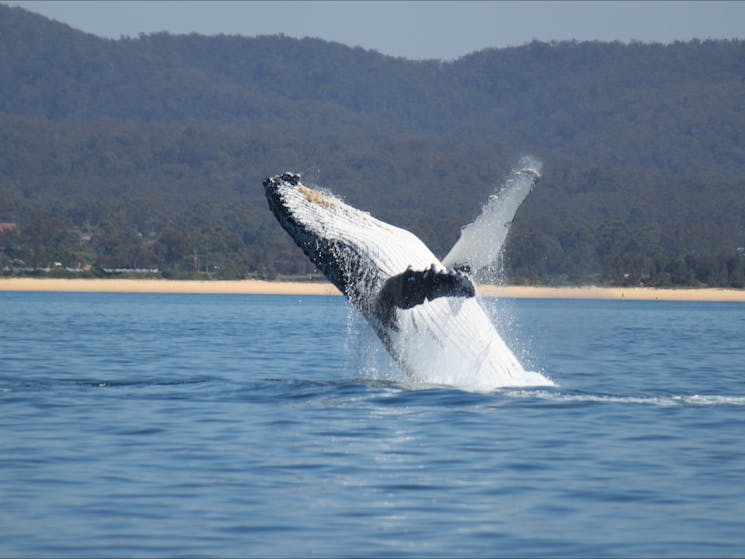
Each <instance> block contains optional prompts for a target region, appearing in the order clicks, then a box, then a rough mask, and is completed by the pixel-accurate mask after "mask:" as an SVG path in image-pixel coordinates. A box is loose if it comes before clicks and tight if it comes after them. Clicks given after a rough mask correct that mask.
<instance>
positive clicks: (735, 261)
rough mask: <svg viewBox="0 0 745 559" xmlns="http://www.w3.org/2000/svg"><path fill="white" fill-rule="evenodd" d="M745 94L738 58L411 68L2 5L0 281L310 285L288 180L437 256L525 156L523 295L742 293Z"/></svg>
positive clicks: (522, 54)
mask: <svg viewBox="0 0 745 559" xmlns="http://www.w3.org/2000/svg"><path fill="white" fill-rule="evenodd" d="M743 76H745V43H743V42H742V41H705V42H699V41H690V42H686V43H674V44H672V45H668V46H663V45H658V44H651V45H650V44H640V43H633V44H630V45H623V44H620V43H599V42H589V43H577V42H561V43H550V44H547V43H539V42H534V43H531V44H529V45H525V46H522V47H516V48H508V49H500V50H494V49H490V50H484V51H480V52H477V53H474V54H471V55H469V56H466V57H463V58H461V59H459V60H457V61H455V62H449V63H441V62H437V61H424V62H414V61H408V60H404V59H400V58H391V57H386V56H383V55H380V54H378V53H375V52H372V51H365V50H362V49H359V48H356V49H352V48H348V47H344V46H342V45H338V44H334V43H328V42H324V41H320V40H315V39H303V40H296V39H290V38H287V37H283V36H271V37H258V38H243V37H235V36H217V37H203V36H198V35H186V36H173V35H169V34H166V33H159V34H154V35H142V36H140V37H138V38H134V39H133V38H123V39H120V40H116V41H113V40H104V39H99V38H97V37H94V36H92V35H88V34H85V33H82V32H79V31H76V30H73V29H71V28H69V27H67V26H65V25H62V24H59V23H56V22H52V21H50V20H47V19H45V18H43V17H41V16H37V15H34V14H31V13H29V12H27V11H25V10H23V9H20V8H11V7H8V6H5V5H0V223H3V222H5V223H8V222H10V223H17V224H18V227H17V229H15V230H12V231H4V232H0V273H15V272H13V270H19V269H25V268H46V267H51V268H55V265H54V264H55V263H62V264H63V266H62V268H67V267H70V268H81V269H86V268H87V267H88V266H90V267H91V269H90V271H89V272H86V273H100V274H104V273H106V272H104V271H103V270H104V269H116V268H125V269H156V268H157V269H158V270H159V273H160V274H162V275H165V276H168V277H189V276H195V275H196V276H199V277H213V278H241V277H248V276H260V277H274V276H276V275H278V274H284V275H294V276H307V275H309V274H312V273H314V269H313V267H312V266H311V265H310V264H309V263H308V262H307V260H306V259H305V258H304V257H303V255H302V254H301V253H300V251H299V250H298V249H297V248H296V247H295V246H294V245H293V243H292V241H291V240H289V238H288V237H287V235H286V234H285V233H284V232H283V231H282V230H281V228H280V227H279V226H278V225H277V224H276V222H275V221H274V219H273V217H272V216H271V214H270V212H269V211H268V210H267V207H266V202H265V200H264V198H263V191H262V188H261V181H262V179H263V178H264V177H265V176H268V175H273V174H276V173H279V172H282V171H285V170H293V171H300V172H303V173H304V179H305V180H306V181H308V182H317V183H319V184H321V185H323V186H324V187H326V188H329V189H331V190H333V191H334V192H335V193H337V194H340V195H341V196H343V197H344V198H345V199H346V200H347V201H348V202H350V203H351V204H353V205H355V206H358V207H361V208H363V209H366V210H368V211H370V212H371V213H373V214H374V215H376V216H378V217H380V218H381V219H384V220H386V221H390V222H392V223H395V224H397V225H400V226H403V227H406V228H408V229H410V230H412V231H413V232H414V233H415V234H417V235H419V236H420V237H421V238H422V239H423V240H424V241H425V242H426V243H427V244H428V245H429V246H430V247H431V248H432V249H433V250H434V252H435V253H436V254H438V255H439V256H443V255H444V254H445V253H446V252H447V250H448V249H449V247H450V246H452V244H453V243H454V242H455V240H456V238H457V236H458V232H459V229H460V227H461V226H462V225H463V224H465V223H467V222H468V221H470V220H471V219H472V218H473V217H474V216H475V215H477V213H478V211H479V206H480V204H481V203H483V202H484V201H485V200H486V198H487V196H488V195H489V194H490V193H491V192H492V191H493V190H494V188H495V187H496V186H497V185H498V184H499V183H500V182H501V181H502V179H503V178H504V176H505V174H506V173H507V171H508V170H509V169H510V167H511V166H512V165H514V164H515V163H516V162H517V160H518V158H519V156H520V155H521V154H523V153H531V154H533V155H535V156H537V157H538V158H540V159H541V160H542V161H543V163H544V175H545V179H544V180H543V181H542V182H541V183H540V184H539V185H538V187H537V188H536V189H535V191H534V192H533V194H531V196H530V197H529V198H528V200H527V202H526V204H525V205H524V207H523V208H521V210H520V212H519V213H518V216H517V219H516V221H515V223H514V226H513V229H512V233H511V235H510V239H509V240H508V244H507V253H506V255H505V268H506V270H507V272H508V274H509V276H510V278H511V279H512V281H519V282H531V283H535V282H543V283H582V282H601V283H612V284H619V285H638V284H644V285H717V286H718V285H722V286H724V285H730V286H742V285H743V283H744V281H745V280H744V279H743V275H745V273H744V271H743V260H744V258H743V255H742V250H741V248H742V247H743V246H745V195H744V193H745V180H743V179H742V177H743V176H745V174H744V173H745V132H744V131H745V111H743V110H742V91H743ZM6 268H7V271H5V272H3V271H2V270H5V269H6ZM56 268H60V267H56ZM55 273H62V272H61V271H59V270H57V272H55Z"/></svg>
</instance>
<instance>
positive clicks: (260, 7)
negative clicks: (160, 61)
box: [7, 0, 745, 60]
mask: <svg viewBox="0 0 745 559" xmlns="http://www.w3.org/2000/svg"><path fill="white" fill-rule="evenodd" d="M7 3H9V4H12V5H20V6H23V7H24V8H26V9H28V10H31V11H33V12H37V13H40V14H43V15H45V16H47V17H50V18H52V19H56V20H58V21H62V22H64V23H67V24H68V25H71V26H72V27H75V28H76V29H81V30H83V31H87V32H90V33H95V34H96V35H100V36H104V37H113V38H118V37H119V36H121V35H129V36H137V34H138V33H140V32H143V33H152V32H156V31H169V32H171V33H191V32H196V33H200V34H205V35H213V34H218V33H225V34H239V35H245V36H255V35H265V34H273V33H284V34H285V35H289V36H291V37H306V36H307V37H320V38H322V39H327V40H330V41H336V42H339V43H343V44H346V45H350V46H362V47H364V48H368V49H374V50H377V51H380V52H382V53H384V54H390V55H394V56H403V57H406V58H412V59H422V58H440V59H445V60H451V59H454V58H457V57H460V56H463V55H465V54H468V53H470V52H473V51H476V50H480V49H483V48H487V47H505V46H514V45H521V44H524V43H527V42H530V41H531V40H533V39H539V40H543V41H550V40H554V39H556V40H562V39H578V40H592V39H599V40H605V41H611V40H621V41H624V42H626V41H629V40H640V41H644V42H652V41H654V42H662V43H668V42H671V41H674V40H676V39H680V40H687V39H692V38H699V39H707V38H713V39H719V38H745V2H734V1H731V2H718V1H717V2H673V1H666V2H631V1H624V2H607V1H604V2H589V1H582V2H537V1H536V2H485V1H481V2H444V1H442V2H426V1H417V2H342V1H332V2H310V1H304V2H289V1H286V2H238V1H228V2H221V1H213V2H197V1H190V2H177V1H166V2H161V1H148V2H145V1H139V2H122V1H113V2H112V1H105V2H97V1H60V0H55V1H51V2H49V1H14V2H7Z"/></svg>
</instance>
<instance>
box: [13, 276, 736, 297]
mask: <svg viewBox="0 0 745 559" xmlns="http://www.w3.org/2000/svg"><path fill="white" fill-rule="evenodd" d="M0 291H62V292H95V293H225V294H256V295H339V291H337V289H336V288H335V287H334V286H333V285H331V284H329V283H317V282H289V281H288V282H284V281H261V280H242V281H191V280H180V281H175V280H153V279H147V280H145V279H142V280H138V279H52V278H0ZM479 291H480V293H481V295H482V296H484V297H505V298H526V299H543V298H545V299H625V300H637V301H642V300H644V301H655V300H659V301H739V302H745V290H742V289H653V288H647V287H595V286H583V287H529V286H493V285H485V286H481V287H480V288H479Z"/></svg>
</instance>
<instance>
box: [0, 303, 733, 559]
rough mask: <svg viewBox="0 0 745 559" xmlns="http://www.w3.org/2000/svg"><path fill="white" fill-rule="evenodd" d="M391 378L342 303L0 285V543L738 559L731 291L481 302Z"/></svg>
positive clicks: (96, 552)
mask: <svg viewBox="0 0 745 559" xmlns="http://www.w3.org/2000/svg"><path fill="white" fill-rule="evenodd" d="M489 305H490V307H491V309H492V312H493V314H494V316H495V320H496V322H497V324H498V326H499V329H500V330H501V331H502V332H503V334H504V337H505V338H506V340H507V341H508V343H509V345H510V346H511V347H512V348H513V349H514V351H515V353H516V354H517V355H518V356H519V357H520V359H521V360H522V362H523V363H524V364H525V365H526V366H527V367H529V368H531V369H532V370H537V371H540V372H542V373H543V374H545V375H547V376H548V377H550V378H551V379H552V380H553V381H554V382H555V383H556V385H557V386H556V387H550V388H545V387H544V388H535V389H509V390H495V391H492V392H487V393H483V392H481V393H474V392H468V391H464V390H460V389H458V388H457V387H446V386H427V385H410V384H407V382H406V379H405V378H404V377H402V376H401V375H400V373H398V372H397V371H396V369H395V366H394V365H393V364H392V363H391V362H390V360H389V359H388V358H387V355H386V354H385V352H384V350H382V349H381V346H380V344H379V342H377V340H376V339H375V338H374V335H373V334H371V333H370V332H369V329H368V328H367V326H366V325H365V324H364V322H363V321H362V319H360V318H359V317H358V316H356V315H354V314H353V313H350V312H349V310H348V308H347V306H346V304H345V302H344V300H343V299H342V298H340V297H285V296H231V295H139V294H138V295H134V294H131V295H130V294H69V293H67V294H47V293H0V556H2V557H71V556H72V557H121V556H132V557H153V556H157V557H162V556H172V557H180V556H189V557H200V556H206V557H235V556H246V557H251V556H261V557H272V556H282V557H287V556H332V557H334V556H345V557H355V556H365V557H369V556H376V557H377V556H392V557H399V556H449V557H451V556H468V557H476V556H510V557H516V556H521V557H522V556H525V557H530V556H548V555H550V556H574V557H576V556H593V557H597V556H603V557H615V556H623V557H630V556H637V557H642V556H643V557H648V556H655V557H663V556H674V557H680V556H696V557H707V556H711V557H714V556H716V557H721V556H743V555H745V305H741V304H725V303H665V302H630V301H548V300H512V301H490V302H489Z"/></svg>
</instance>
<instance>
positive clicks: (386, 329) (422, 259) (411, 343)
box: [264, 167, 551, 389]
mask: <svg viewBox="0 0 745 559" xmlns="http://www.w3.org/2000/svg"><path fill="white" fill-rule="evenodd" d="M516 177H517V178H520V179H521V180H520V181H515V180H512V184H513V187H512V188H511V189H510V188H509V187H510V184H511V183H510V181H509V180H508V182H507V187H506V188H505V189H503V192H501V193H500V194H499V195H497V196H493V197H492V199H490V201H489V203H488V204H487V205H486V206H485V207H484V211H483V212H482V215H481V216H479V218H478V219H477V220H476V221H474V222H473V223H471V224H470V225H468V226H467V227H465V228H463V230H462V231H461V237H460V239H459V240H458V242H457V243H456V244H455V245H454V246H453V249H452V250H451V251H450V253H449V254H448V255H447V256H446V257H445V258H444V259H443V261H442V262H441V261H440V260H439V259H438V258H437V257H436V256H435V255H434V254H433V253H432V252H431V251H430V250H429V249H428V248H427V247H426V246H425V245H424V243H423V242H422V241H421V240H419V238H417V237H416V236H415V235H414V234H412V233H411V232H409V231H406V230H405V229H401V228H399V227H395V226H393V225H390V224H388V223H385V222H383V221H380V220H378V219H376V218H374V217H372V216H371V215H370V214H369V213H367V212H364V211H361V210H358V209H356V208H353V207H352V206H350V205H348V204H346V203H344V202H342V201H341V200H340V199H338V198H337V197H335V196H333V195H332V194H330V193H327V192H322V191H320V190H317V189H312V188H309V187H307V186H305V185H304V184H303V183H302V181H301V177H300V176H299V175H297V174H294V173H289V172H287V173H284V174H281V175H277V176H274V177H270V178H267V179H266V180H265V181H264V190H265V194H266V197H267V200H268V202H269V207H270V209H271V210H272V212H273V213H274V215H275V217H276V218H277V220H278V221H279V223H280V224H281V225H282V227H283V228H284V229H285V230H286V231H287V232H288V233H289V234H290V236H291V237H292V238H293V240H294V241H295V243H296V244H297V245H298V246H299V247H300V248H301V249H302V250H303V252H304V253H305V255H306V256H307V257H308V258H309V259H310V260H311V261H312V262H313V264H315V265H316V266H317V267H318V269H319V270H320V271H321V272H323V274H324V275H325V276H326V277H327V278H328V280H329V281H330V282H331V283H333V284H334V285H335V286H336V288H337V289H339V291H341V292H342V293H343V294H344V295H345V296H346V298H347V299H348V300H349V302H350V303H351V304H352V305H353V306H355V307H356V308H357V309H358V310H359V311H360V312H361V313H362V315H363V316H364V317H365V318H366V319H367V321H368V322H369V324H370V325H371V326H372V328H373V330H374V331H375V332H376V333H377V335H378V337H379V338H380V339H381V340H382V342H383V344H384V345H385V347H386V348H387V349H388V351H389V353H390V354H391V355H392V356H393V358H394V359H395V360H396V361H397V362H398V364H399V365H400V367H401V368H402V369H403V371H404V372H405V373H406V374H407V376H408V377H409V379H411V380H412V381H414V382H423V383H428V384H446V385H454V386H468V387H475V388H487V389H488V388H497V387H506V386H528V385H547V384H551V381H549V380H548V379H546V378H545V377H543V376H542V375H540V374H538V373H533V372H527V371H525V370H524V369H523V367H522V366H521V364H520V363H519V361H518V360H517V358H516V357H515V356H514V354H513V353H512V351H510V349H509V348H508V347H507V345H506V344H505V343H504V341H503V340H502V338H501V337H500V336H499V334H498V333H497V331H496V329H495V327H494V325H493V324H492V322H491V320H490V319H489V316H488V314H487V313H486V311H485V309H484V307H483V306H482V303H481V301H480V299H479V297H478V295H477V292H476V287H475V285H474V282H473V279H472V276H474V275H475V274H477V272H478V271H479V270H480V269H481V268H483V267H484V266H486V265H488V264H489V262H490V260H491V257H490V256H489V254H491V253H493V254H495V255H496V254H497V253H498V252H499V250H500V249H501V244H502V242H503V241H504V238H505V237H506V229H507V228H508V227H509V222H511V220H512V218H513V216H514V214H515V212H516V211H517V208H518V207H519V205H520V203H521V202H522V201H523V199H524V198H525V196H527V194H528V192H529V191H530V189H531V188H532V186H533V185H534V184H535V182H537V180H538V179H539V177H540V174H539V172H538V171H537V169H536V168H533V167H525V168H522V169H520V170H518V171H516V172H515V173H514V174H513V179H514V178H516ZM514 185H517V186H514ZM495 206H499V207H500V208H502V209H503V210H504V211H502V212H501V214H500V213H499V212H497V213H496V214H495V212H494V207H495ZM490 208H491V209H490ZM494 215H498V217H497V220H499V219H501V220H502V221H504V223H497V225H499V226H503V228H504V234H503V235H502V234H501V233H500V232H499V230H498V231H497V232H496V237H495V238H494V240H493V242H492V243H488V244H487V246H486V249H485V248H484V246H482V247H479V246H478V242H474V239H477V240H481V239H482V238H483V236H484V235H485V234H486V233H487V229H489V231H490V232H491V235H492V237H494V235H495V233H494V223H493V222H494V217H493V216H494ZM497 229H499V228H497ZM485 253H486V256H485Z"/></svg>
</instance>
